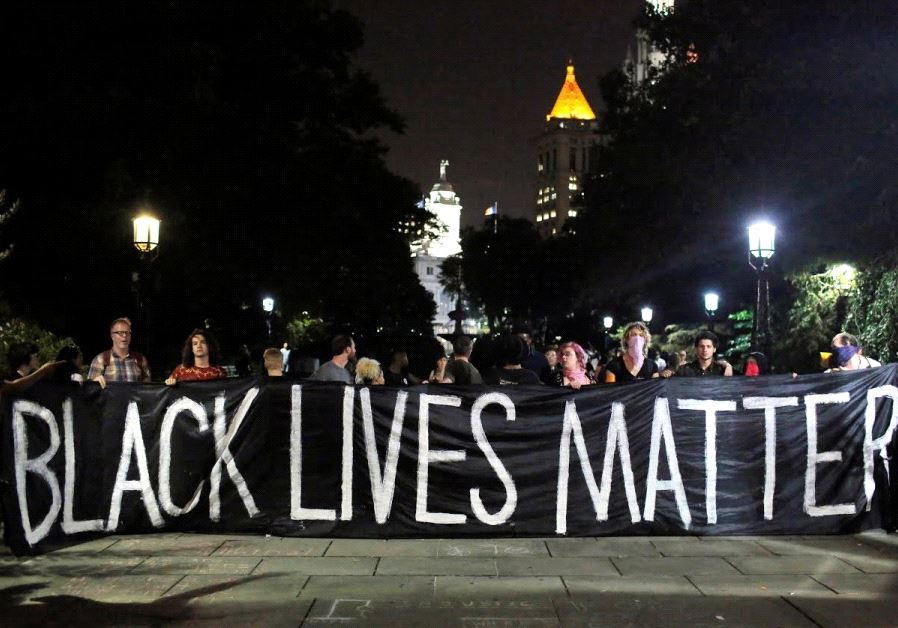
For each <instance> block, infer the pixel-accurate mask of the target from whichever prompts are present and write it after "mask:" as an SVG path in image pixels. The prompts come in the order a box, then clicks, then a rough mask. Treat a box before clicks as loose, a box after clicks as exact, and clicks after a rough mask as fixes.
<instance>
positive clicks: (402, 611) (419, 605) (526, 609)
mask: <svg viewBox="0 0 898 628" xmlns="http://www.w3.org/2000/svg"><path fill="white" fill-rule="evenodd" d="M334 625H339V626H347V625H349V626H356V625H358V626H390V627H391V628H392V627H395V626H428V625H429V626H467V627H470V628H475V627H478V626H491V627H492V626H509V627H510V626H523V627H527V628H529V627H534V628H536V627H542V626H558V625H559V622H558V615H557V614H556V612H555V607H554V606H553V605H552V603H551V601H548V600H545V601H534V602H530V601H520V602H517V601H502V602H492V601H482V600H481V601H459V600H378V599H359V600H352V599H318V600H315V604H314V606H313V607H312V609H311V611H309V614H308V615H307V616H306V619H305V621H304V622H303V626H334Z"/></svg>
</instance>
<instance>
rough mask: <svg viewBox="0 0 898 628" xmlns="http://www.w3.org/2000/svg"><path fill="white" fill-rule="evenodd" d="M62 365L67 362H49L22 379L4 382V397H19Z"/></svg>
mask: <svg viewBox="0 0 898 628" xmlns="http://www.w3.org/2000/svg"><path fill="white" fill-rule="evenodd" d="M61 364H65V360H60V361H59V362H47V363H46V364H44V365H43V366H42V367H40V368H39V369H37V370H36V371H34V372H33V373H29V374H28V375H26V376H25V377H20V378H19V379H17V380H14V381H11V382H10V381H4V382H3V387H2V389H0V390H2V394H3V395H17V394H19V393H21V392H23V391H25V390H27V389H28V388H30V387H31V386H33V385H34V384H36V383H37V382H38V381H40V380H42V379H43V378H45V377H47V376H48V375H52V374H53V371H55V370H56V367H58V366H60V365H61Z"/></svg>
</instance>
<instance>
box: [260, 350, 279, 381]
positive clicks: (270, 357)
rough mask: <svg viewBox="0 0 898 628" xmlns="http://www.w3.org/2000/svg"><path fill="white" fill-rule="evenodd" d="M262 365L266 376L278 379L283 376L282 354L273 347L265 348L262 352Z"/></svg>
mask: <svg viewBox="0 0 898 628" xmlns="http://www.w3.org/2000/svg"><path fill="white" fill-rule="evenodd" d="M262 365H263V366H264V367H265V377H266V378H268V379H280V378H283V377H284V356H283V355H281V352H280V351H279V350H277V349H275V348H274V347H269V348H268V349H265V352H264V353H263V354H262Z"/></svg>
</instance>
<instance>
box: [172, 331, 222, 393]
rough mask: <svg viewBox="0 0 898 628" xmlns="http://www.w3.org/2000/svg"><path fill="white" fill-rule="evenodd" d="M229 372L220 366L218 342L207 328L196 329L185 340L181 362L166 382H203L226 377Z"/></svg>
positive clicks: (173, 383)
mask: <svg viewBox="0 0 898 628" xmlns="http://www.w3.org/2000/svg"><path fill="white" fill-rule="evenodd" d="M227 376H228V372H227V371H226V370H224V369H223V368H222V367H220V366H218V342H216V340H215V337H214V336H213V335H212V334H210V333H209V331H208V330H206V329H194V330H193V331H192V332H190V335H189V336H187V340H185V341H184V348H183V349H182V350H181V364H179V365H178V366H176V367H175V370H174V371H172V374H171V375H169V376H168V379H167V380H165V383H166V384H168V385H169V386H174V385H175V384H177V383H178V382H201V381H209V380H213V379H226V378H227Z"/></svg>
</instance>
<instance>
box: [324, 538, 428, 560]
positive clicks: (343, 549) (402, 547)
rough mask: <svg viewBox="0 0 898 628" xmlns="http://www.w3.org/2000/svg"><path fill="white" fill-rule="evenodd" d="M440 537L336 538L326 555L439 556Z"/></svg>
mask: <svg viewBox="0 0 898 628" xmlns="http://www.w3.org/2000/svg"><path fill="white" fill-rule="evenodd" d="M439 549H440V540H439V539H390V540H376V539H334V540H333V542H331V544H330V547H328V548H327V553H326V554H325V556H437V555H438V554H439Z"/></svg>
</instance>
